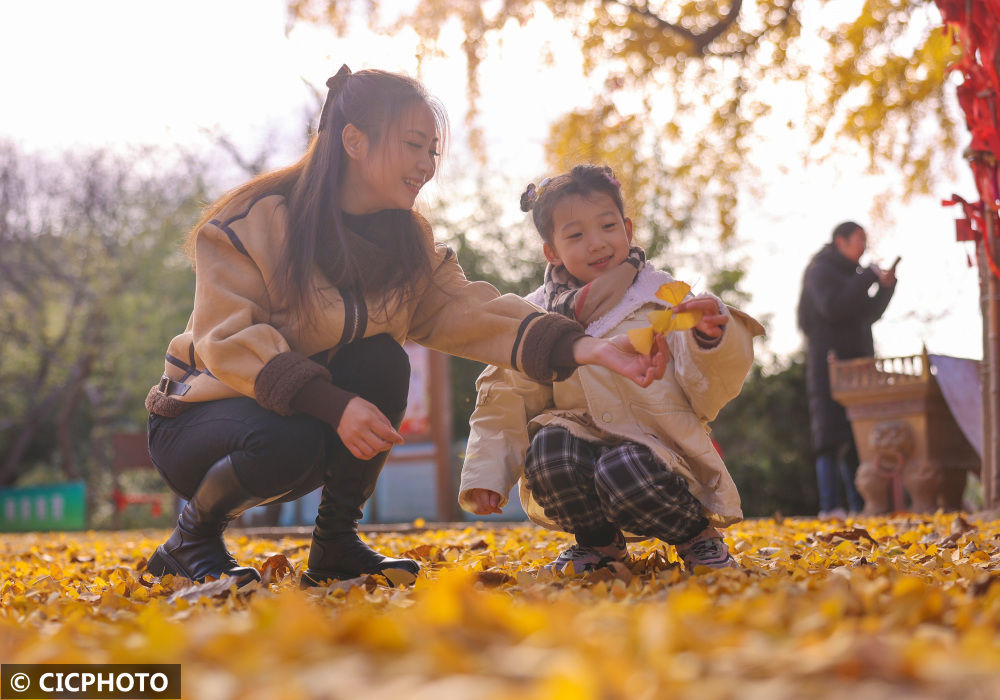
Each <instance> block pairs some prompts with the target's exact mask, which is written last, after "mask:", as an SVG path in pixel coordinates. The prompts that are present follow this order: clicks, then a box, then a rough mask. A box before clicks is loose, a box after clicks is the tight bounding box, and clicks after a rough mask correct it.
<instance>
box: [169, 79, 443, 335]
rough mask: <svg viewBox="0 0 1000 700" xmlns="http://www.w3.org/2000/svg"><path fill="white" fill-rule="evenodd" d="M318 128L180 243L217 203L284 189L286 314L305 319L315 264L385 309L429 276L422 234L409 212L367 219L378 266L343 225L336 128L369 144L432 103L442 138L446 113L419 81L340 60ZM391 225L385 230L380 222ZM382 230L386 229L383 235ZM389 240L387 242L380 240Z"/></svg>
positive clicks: (281, 264) (343, 161) (190, 242)
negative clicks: (295, 154) (289, 158)
mask: <svg viewBox="0 0 1000 700" xmlns="http://www.w3.org/2000/svg"><path fill="white" fill-rule="evenodd" d="M327 84H328V85H329V86H330V92H329V94H328V95H327V99H326V103H325V104H324V105H323V115H322V117H321V119H320V128H319V130H318V131H317V133H316V135H315V136H314V137H313V139H312V142H311V143H310V144H309V148H308V149H307V150H306V153H305V155H303V156H302V158H301V159H300V160H299V161H298V162H297V163H294V164H293V165H290V166H288V167H285V168H280V169H278V170H274V171H271V172H267V173H262V174H260V175H258V176H257V177H255V178H253V179H252V180H250V181H249V182H246V183H244V184H243V185H240V186H239V187H236V188H235V189H233V190H230V191H229V192H227V193H226V194H224V195H223V196H222V197H221V198H219V199H218V200H217V201H216V202H214V203H213V204H211V205H210V206H209V207H208V208H207V209H206V210H205V212H204V214H203V216H202V217H201V219H200V220H199V221H198V223H197V224H196V225H195V226H194V228H193V229H192V230H191V232H190V233H189V234H188V238H187V243H186V245H185V249H186V250H187V252H188V254H189V255H191V256H192V258H193V255H194V245H195V240H196V237H197V234H198V231H199V230H200V229H201V227H202V226H204V225H205V224H206V223H207V222H209V221H211V220H212V219H213V218H215V217H216V215H217V214H218V213H219V211H221V210H222V209H223V208H225V207H226V206H228V205H229V204H230V203H232V202H234V201H237V200H245V201H247V202H249V201H251V200H252V199H254V198H255V197H257V196H260V195H265V194H280V195H283V196H284V197H285V199H286V203H287V211H288V235H287V238H286V243H285V247H284V250H283V252H282V255H281V258H280V260H279V261H278V267H277V271H278V282H279V284H281V285H282V287H283V288H284V289H285V291H286V293H287V294H288V300H289V306H290V310H291V312H292V313H293V314H294V315H296V316H298V317H299V318H301V319H303V320H308V319H310V318H311V317H312V316H313V314H314V313H315V311H316V309H315V308H314V304H315V298H314V296H313V293H312V292H313V290H312V279H313V266H314V265H318V266H319V267H320V269H321V270H322V271H323V274H324V275H325V276H326V278H327V279H328V280H329V282H330V283H331V284H332V285H333V286H334V287H336V288H338V289H349V290H351V291H352V292H354V293H356V294H361V295H380V294H381V295H382V297H383V302H384V307H383V308H385V307H387V306H388V304H389V303H390V301H391V300H393V299H396V300H404V299H408V298H410V297H412V296H413V295H414V294H416V293H418V290H419V288H420V286H421V282H422V281H423V280H425V279H426V278H428V277H429V275H430V272H431V269H430V255H429V241H428V235H427V232H426V230H425V228H424V225H423V223H422V219H421V218H420V217H419V216H418V215H417V214H415V213H413V212H409V213H404V212H399V211H388V212H386V215H385V216H376V217H375V220H374V221H373V223H372V233H373V238H376V239H378V240H381V241H382V245H380V246H379V247H378V250H377V257H378V260H377V264H372V263H373V260H372V257H373V254H375V251H373V250H372V244H371V243H369V242H368V241H365V240H364V239H361V238H360V237H359V236H356V235H354V234H352V233H351V232H350V231H349V230H348V229H347V227H346V226H345V225H344V221H343V217H342V212H341V206H340V199H339V193H340V186H341V183H342V179H343V177H344V174H345V170H346V167H347V160H348V156H347V153H346V152H345V150H344V146H343V141H342V138H341V133H342V132H343V130H344V127H345V126H346V125H347V124H353V125H354V126H355V127H356V128H357V129H359V130H360V131H362V132H363V133H364V134H365V135H366V136H367V137H368V139H369V141H370V143H371V144H372V146H375V145H376V144H378V143H379V142H380V141H382V139H384V138H386V137H387V136H388V135H389V133H390V131H391V130H392V129H393V128H394V127H395V126H397V124H398V122H399V121H400V120H401V119H404V118H406V117H407V116H408V115H409V114H410V113H411V110H412V109H413V108H414V107H415V106H419V105H424V106H426V107H427V108H428V109H430V111H431V114H432V115H433V116H434V120H435V124H436V126H437V129H438V132H439V134H440V139H441V141H442V143H443V141H444V140H445V137H446V134H447V128H448V127H447V116H446V114H445V111H444V108H443V107H442V106H441V104H440V103H439V102H438V101H437V100H436V99H434V98H432V97H431V96H430V95H428V94H427V91H426V90H425V89H424V87H423V85H421V84H420V83H419V82H418V81H416V80H413V79H412V78H408V77H406V76H403V75H398V74H395V73H389V72H386V71H380V70H363V71H358V72H357V73H350V72H349V71H348V70H347V68H346V66H345V67H344V68H342V69H341V72H340V73H338V74H337V76H336V77H335V78H331V80H330V81H328V82H327ZM385 227H391V228H392V229H393V230H392V231H391V232H387V231H382V234H383V235H381V236H379V235H378V234H379V231H378V229H379V228H383V229H384V228H385ZM386 234H390V235H389V236H387V235H386ZM387 242H389V243H391V245H385V243H387Z"/></svg>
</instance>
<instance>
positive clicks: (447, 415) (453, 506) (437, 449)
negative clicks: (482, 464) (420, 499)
mask: <svg viewBox="0 0 1000 700" xmlns="http://www.w3.org/2000/svg"><path fill="white" fill-rule="evenodd" d="M429 362H430V405H431V412H432V413H431V439H432V440H433V441H434V454H435V459H434V461H435V470H434V472H435V477H436V478H435V481H436V484H435V486H436V500H437V519H438V520H439V521H440V522H451V521H454V520H458V519H459V513H458V500H457V496H456V494H455V485H454V483H453V479H454V476H453V474H452V466H451V443H452V429H451V419H452V416H451V358H450V357H448V356H447V355H445V354H444V353H440V352H431V353H430V358H429Z"/></svg>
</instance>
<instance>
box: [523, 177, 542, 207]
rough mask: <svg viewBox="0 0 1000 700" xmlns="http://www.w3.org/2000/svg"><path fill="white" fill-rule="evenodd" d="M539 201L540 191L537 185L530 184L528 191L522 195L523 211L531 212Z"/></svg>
mask: <svg viewBox="0 0 1000 700" xmlns="http://www.w3.org/2000/svg"><path fill="white" fill-rule="evenodd" d="M537 201H538V190H537V189H536V188H535V183H533V182H532V183H529V184H528V187H527V189H525V190H524V192H522V193H521V211H531V209H532V208H533V207H534V206H535V203H536V202H537Z"/></svg>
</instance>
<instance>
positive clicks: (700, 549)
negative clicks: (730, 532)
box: [677, 527, 739, 572]
mask: <svg viewBox="0 0 1000 700" xmlns="http://www.w3.org/2000/svg"><path fill="white" fill-rule="evenodd" d="M677 553H678V554H680V556H681V559H682V560H683V561H684V566H685V568H687V570H688V571H690V572H694V570H695V567H697V566H707V567H708V568H710V569H726V568H729V567H738V566H739V564H737V563H736V560H735V559H733V555H732V554H730V553H729V545H727V544H726V542H725V540H723V539H722V533H721V532H719V531H718V530H716V529H715V528H714V527H709V528H706V529H705V530H703V531H702V532H701V534H699V535H698V536H697V537H695V538H694V539H693V540H691V541H690V542H685V543H684V544H679V545H677Z"/></svg>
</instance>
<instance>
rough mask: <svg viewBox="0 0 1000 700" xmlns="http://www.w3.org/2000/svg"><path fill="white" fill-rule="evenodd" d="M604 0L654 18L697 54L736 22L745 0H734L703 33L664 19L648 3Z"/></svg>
mask: <svg viewBox="0 0 1000 700" xmlns="http://www.w3.org/2000/svg"><path fill="white" fill-rule="evenodd" d="M603 2H604V4H605V5H616V6H618V7H621V8H623V9H625V10H628V11H629V12H630V13H632V14H636V15H640V16H642V17H646V18H647V19H651V20H653V22H654V23H655V24H656V26H657V27H659V29H660V30H662V31H664V32H667V33H669V34H674V35H676V36H679V37H680V38H682V39H684V40H685V41H687V42H688V43H690V44H691V49H692V53H693V54H694V55H696V56H702V55H704V54H705V51H706V49H707V48H708V46H709V44H711V43H712V42H713V41H715V40H716V39H717V38H718V37H720V36H721V35H722V34H723V33H724V32H725V31H726V30H727V29H729V27H731V26H732V25H733V24H734V23H735V22H736V20H737V19H738V18H739V16H740V10H741V9H742V7H743V0H732V4H731V5H730V6H729V11H728V12H727V13H726V14H725V15H724V16H723V17H721V18H720V19H719V21H718V22H716V23H715V24H713V25H712V26H711V27H709V28H708V29H706V30H705V31H703V32H701V33H695V32H693V31H691V30H690V29H688V28H687V27H683V26H681V25H679V24H675V23H673V22H668V21H667V20H665V19H663V18H662V17H661V16H660V15H658V14H657V13H655V12H653V11H652V10H650V9H649V6H648V5H647V4H646V3H642V4H638V3H632V2H625V1H624V0H603Z"/></svg>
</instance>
